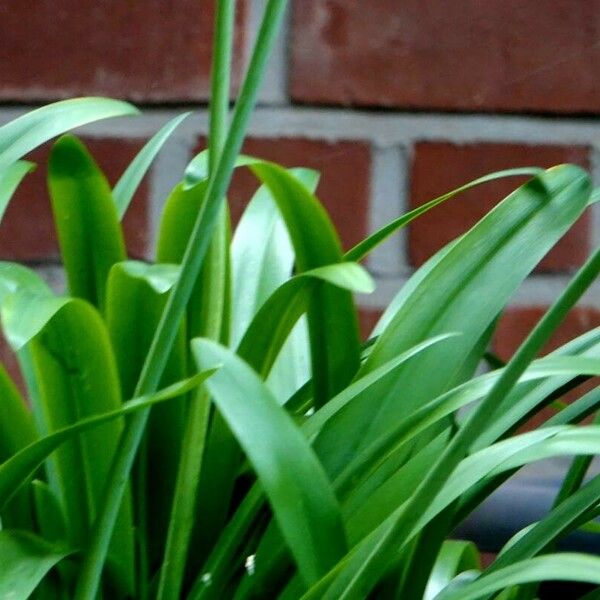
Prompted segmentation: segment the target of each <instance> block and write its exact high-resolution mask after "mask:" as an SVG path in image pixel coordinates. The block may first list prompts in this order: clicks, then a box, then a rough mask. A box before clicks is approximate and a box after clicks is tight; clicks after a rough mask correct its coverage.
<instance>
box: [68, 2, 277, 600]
mask: <svg viewBox="0 0 600 600" xmlns="http://www.w3.org/2000/svg"><path fill="white" fill-rule="evenodd" d="M286 6H287V0H269V2H268V4H267V7H266V8H265V13H264V16H263V20H262V24H261V27H260V31H259V33H258V37H257V40H256V44H255V47H254V51H253V53H252V58H251V61H250V66H249V68H248V72H247V74H246V77H245V79H244V82H243V84H242V88H241V90H240V94H239V98H238V101H237V103H236V106H235V111H234V115H233V120H232V125H231V129H230V131H229V134H228V136H227V139H226V141H225V145H224V147H223V153H222V156H221V158H220V160H219V161H218V163H217V167H216V170H215V172H214V174H213V176H212V177H211V178H210V181H209V183H208V188H207V190H206V198H205V201H204V204H203V205H202V208H201V210H200V213H199V214H198V217H197V220H196V223H195V225H194V229H193V231H192V234H191V236H190V240H189V242H188V244H187V247H186V251H185V255H184V258H183V261H182V266H181V273H180V276H179V279H178V281H177V283H176V285H175V287H174V288H173V291H172V292H171V294H170V295H169V298H168V300H167V303H166V305H165V309H164V311H163V314H162V316H161V319H160V322H159V324H158V327H157V330H156V333H155V335H154V338H153V340H152V344H151V346H150V351H149V352H148V355H147V357H146V361H145V363H144V367H143V368H142V373H141V375H140V379H139V381H138V384H137V386H136V395H143V394H147V393H151V392H152V391H154V390H155V389H156V388H157V386H158V384H159V381H160V378H161V376H162V373H163V371H164V368H165V365H166V362H167V359H168V357H169V352H170V351H171V348H172V346H173V343H174V340H175V336H176V334H177V328H178V326H179V323H180V322H181V319H182V317H183V315H184V313H185V309H186V306H187V303H188V300H189V298H190V295H191V293H192V289H193V287H194V283H195V281H196V278H197V277H198V274H199V272H200V268H201V267H202V263H203V260H204V257H205V256H206V252H207V250H208V247H209V244H210V241H211V238H212V233H213V231H214V228H215V226H216V224H217V219H218V216H219V212H220V209H221V206H222V204H223V199H224V197H225V192H226V191H227V187H228V186H229V182H230V180H231V175H232V173H233V168H234V165H235V160H236V158H237V155H238V154H239V152H240V149H241V147H242V143H243V141H244V136H245V132H246V127H247V125H248V121H249V119H250V115H251V114H252V110H253V108H254V105H255V103H256V97H257V93H258V88H259V85H260V82H261V80H262V76H263V73H264V70H265V66H266V63H267V59H268V57H269V54H270V52H271V48H272V46H273V42H274V40H275V37H276V35H277V31H278V29H279V26H280V24H281V20H282V17H283V14H284V11H285V8H286ZM147 420H148V411H147V410H144V411H140V412H139V413H137V414H136V415H134V416H133V417H132V418H131V419H130V420H129V422H128V423H127V425H126V428H125V431H124V432H123V434H122V437H121V441H120V444H119V448H118V450H117V454H116V456H115V459H114V461H113V465H112V469H111V473H110V475H109V478H108V482H107V486H106V492H105V499H104V504H103V507H102V511H101V512H100V514H99V516H98V519H97V521H96V523H95V525H94V529H93V531H92V535H91V540H90V544H89V546H88V548H87V551H86V552H85V554H84V558H83V562H82V568H81V574H80V578H79V581H78V584H77V589H76V593H75V598H76V600H94V598H95V596H96V593H97V591H98V588H99V584H100V578H101V575H102V568H103V565H104V561H105V558H106V553H107V549H108V544H109V542H110V539H111V537H112V532H113V529H114V525H115V520H116V517H117V513H118V510H119V507H120V505H121V501H122V499H123V493H124V491H125V487H126V485H127V481H128V478H129V472H130V470H131V465H132V463H133V460H134V458H135V454H136V451H137V449H138V446H139V443H140V439H141V437H142V435H143V433H144V429H145V427H146V422H147Z"/></svg>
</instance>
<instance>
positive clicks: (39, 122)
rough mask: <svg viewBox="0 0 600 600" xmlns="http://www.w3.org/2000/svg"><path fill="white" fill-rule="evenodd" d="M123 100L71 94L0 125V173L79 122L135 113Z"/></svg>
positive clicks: (77, 125) (81, 123) (90, 121)
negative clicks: (71, 95) (75, 96)
mask: <svg viewBox="0 0 600 600" xmlns="http://www.w3.org/2000/svg"><path fill="white" fill-rule="evenodd" d="M138 112H139V111H138V110H137V109H136V108H135V107H133V106H132V105H131V104H128V103H127V102H121V101H120V100H112V99H110V98H92V97H90V98H75V99H72V100H62V101H60V102H54V103H53V104H48V105H47V106H44V107H42V108H38V109H36V110H33V111H31V112H28V113H27V114H25V115H23V116H22V117H19V118H18V119H15V120H14V121H11V122H10V123H7V124H6V125H3V126H2V127H0V173H1V172H3V171H4V169H6V167H8V166H9V165H10V164H11V163H14V162H15V161H17V160H19V159H20V158H22V157H23V156H25V155H26V154H27V153H28V152H31V150H33V149H34V148H37V147H38V146H39V145H40V144H43V143H44V142H47V141H48V140H49V139H52V138H53V137H56V136H57V135H60V134H62V133H64V132H65V131H68V130H69V129H73V128H75V127H79V126H81V125H86V124H87V123H92V122H94V121H99V120H101V119H107V118H110V117H122V116H127V115H136V114H138Z"/></svg>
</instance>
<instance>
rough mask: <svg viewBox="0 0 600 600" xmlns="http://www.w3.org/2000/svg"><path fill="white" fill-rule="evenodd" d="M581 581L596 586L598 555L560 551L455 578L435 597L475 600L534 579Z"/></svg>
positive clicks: (599, 566)
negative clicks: (468, 577) (476, 575)
mask: <svg viewBox="0 0 600 600" xmlns="http://www.w3.org/2000/svg"><path fill="white" fill-rule="evenodd" d="M548 580H551V581H557V580H558V581H583V582H588V583H595V584H598V585H600V558H597V557H595V556H588V555H586V554H576V553H568V552H563V553H559V554H549V555H547V556H538V557H537V558H532V559H530V560H524V561H522V562H518V563H515V564H513V565H510V566H508V567H505V568H503V569H500V570H498V571H495V572H493V573H490V574H489V575H486V573H485V572H484V573H482V575H481V576H480V577H478V578H477V579H475V580H474V581H473V580H467V581H460V579H459V580H455V581H454V582H452V583H450V585H449V586H448V587H447V588H446V589H445V590H442V591H441V592H440V593H439V594H438V595H437V596H435V600H477V599H479V598H486V597H488V596H489V595H491V594H494V593H495V592H499V591H501V590H503V589H506V588H509V587H512V586H514V585H520V584H523V583H532V582H537V581H548Z"/></svg>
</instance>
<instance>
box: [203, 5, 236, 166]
mask: <svg viewBox="0 0 600 600" xmlns="http://www.w3.org/2000/svg"><path fill="white" fill-rule="evenodd" d="M234 27H235V0H220V1H219V2H217V15H216V22H215V44H214V48H213V53H214V61H213V69H212V73H211V94H210V125H209V127H210V129H209V136H208V147H209V155H208V159H209V167H210V173H211V175H212V173H213V172H214V170H215V168H216V166H217V164H218V162H219V158H220V155H221V152H222V151H223V146H224V145H225V140H226V138H227V113H228V112H229V88H230V82H231V57H232V54H233V30H234Z"/></svg>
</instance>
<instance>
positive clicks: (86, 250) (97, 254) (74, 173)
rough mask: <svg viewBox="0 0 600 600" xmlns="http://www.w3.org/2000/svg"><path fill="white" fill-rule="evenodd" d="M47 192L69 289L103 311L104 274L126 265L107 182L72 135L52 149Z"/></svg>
mask: <svg viewBox="0 0 600 600" xmlns="http://www.w3.org/2000/svg"><path fill="white" fill-rule="evenodd" d="M48 187H49V190H50V196H51V199H52V210H53V213H54V221H55V223H56V228H57V232H58V241H59V244H60V249H61V254H62V259H63V263H64V266H65V270H66V273H67V280H68V282H69V290H70V292H71V294H72V295H73V296H76V297H78V298H83V299H84V300H87V301H88V302H90V303H91V304H93V305H94V306H97V307H99V308H100V309H101V310H102V309H103V307H104V302H105V295H106V279H107V277H108V271H109V270H110V268H111V266H112V265H113V264H114V263H117V262H120V261H122V260H125V243H124V241H123V232H122V230H121V225H120V223H119V219H118V216H117V211H116V208H115V205H114V202H113V199H112V193H111V191H110V187H109V185H108V182H107V181H106V178H105V177H104V175H103V174H102V171H101V170H100V168H99V167H98V166H97V165H96V163H95V161H94V159H93V158H92V156H91V155H90V153H89V152H88V151H87V149H86V148H85V146H84V145H83V144H82V143H81V142H80V141H79V140H78V139H77V138H75V137H74V136H71V135H68V136H63V137H62V138H60V139H59V140H58V141H57V142H56V143H55V144H54V146H53V147H52V152H51V154H50V159H49V163H48Z"/></svg>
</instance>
